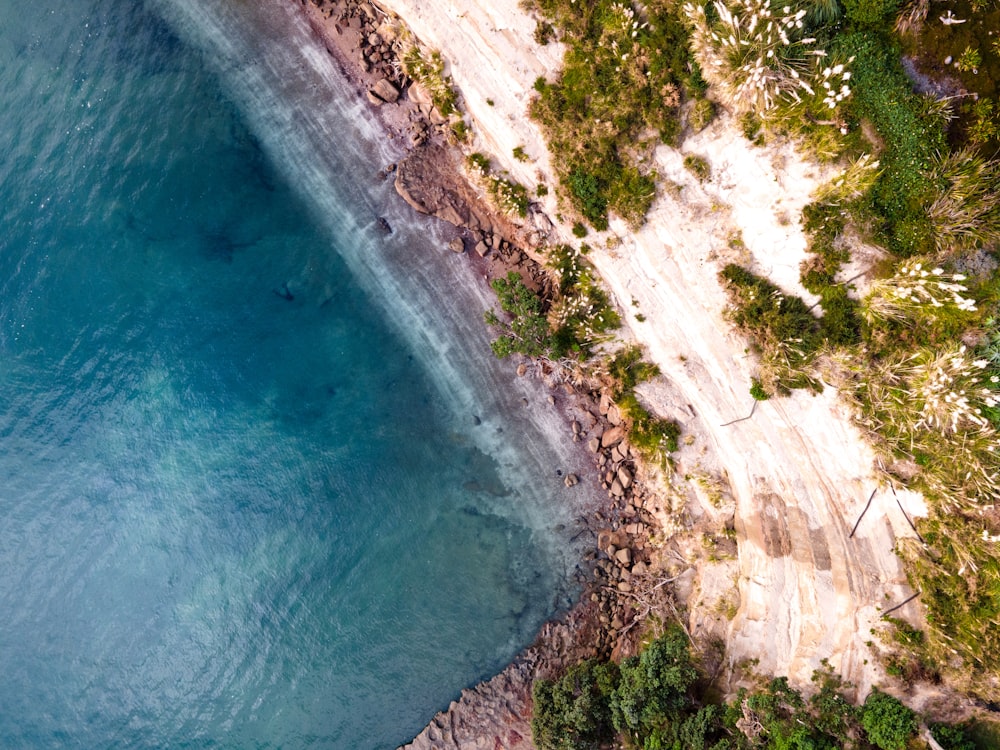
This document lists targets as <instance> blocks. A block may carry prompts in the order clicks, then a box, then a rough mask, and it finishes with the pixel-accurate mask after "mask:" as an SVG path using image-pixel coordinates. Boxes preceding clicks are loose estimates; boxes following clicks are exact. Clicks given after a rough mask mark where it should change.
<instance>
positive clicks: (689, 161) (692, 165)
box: [684, 154, 712, 182]
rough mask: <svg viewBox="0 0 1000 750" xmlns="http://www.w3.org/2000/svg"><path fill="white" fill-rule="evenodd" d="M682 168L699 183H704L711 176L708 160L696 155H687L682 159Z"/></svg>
mask: <svg viewBox="0 0 1000 750" xmlns="http://www.w3.org/2000/svg"><path fill="white" fill-rule="evenodd" d="M684 168H685V169H686V170H687V171H688V172H690V173H691V174H693V175H694V176H695V177H697V178H698V181H699V182H705V180H707V179H709V178H710V177H711V176H712V167H711V165H710V164H709V163H708V160H707V159H705V158H704V157H702V156H698V155H697V154H688V155H687V156H685V157H684Z"/></svg>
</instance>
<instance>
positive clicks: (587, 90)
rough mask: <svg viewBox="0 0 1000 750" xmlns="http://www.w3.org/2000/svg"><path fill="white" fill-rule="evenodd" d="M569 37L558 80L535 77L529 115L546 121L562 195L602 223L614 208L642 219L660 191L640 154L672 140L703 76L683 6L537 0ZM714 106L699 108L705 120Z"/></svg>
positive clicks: (699, 93)
mask: <svg viewBox="0 0 1000 750" xmlns="http://www.w3.org/2000/svg"><path fill="white" fill-rule="evenodd" d="M530 6H531V7H532V8H533V9H534V10H535V11H536V12H538V13H540V14H542V15H543V16H544V17H545V18H546V19H548V22H550V23H551V24H553V25H554V26H555V27H557V28H558V29H559V31H560V36H561V39H562V41H563V42H564V43H565V44H566V45H567V51H566V56H565V58H564V60H563V70H562V71H561V73H560V75H559V76H558V78H556V80H554V81H552V82H547V81H545V80H544V79H539V80H538V81H537V82H536V84H535V89H536V91H537V92H538V97H537V98H536V99H535V100H534V102H533V103H532V105H531V115H532V117H533V118H535V119H536V120H537V121H538V122H539V123H540V124H541V126H542V128H543V130H544V132H545V135H546V138H547V140H548V143H549V149H550V151H551V152H552V155H553V157H554V160H553V161H554V164H555V167H556V172H557V174H558V175H559V181H560V186H561V188H562V193H563V196H564V197H565V198H567V199H568V200H569V202H570V203H572V205H573V206H574V207H575V208H576V210H577V211H578V212H579V213H580V214H581V215H582V216H583V217H584V218H585V219H587V221H588V222H590V224H591V225H592V226H593V227H594V228H595V229H598V230H601V229H606V228H607V225H608V224H607V221H608V212H609V211H613V212H614V213H616V214H618V215H619V216H621V217H622V218H624V219H625V220H626V221H628V222H629V223H630V224H632V225H638V224H641V223H642V221H643V220H644V218H645V215H646V213H647V211H648V210H649V207H650V205H651V204H652V202H653V199H654V197H655V195H656V183H655V180H654V175H653V174H652V173H651V171H650V169H649V167H648V166H647V165H646V162H645V161H644V160H643V158H642V154H643V153H644V152H645V151H647V150H649V149H650V148H651V147H652V146H653V145H654V144H655V142H656V141H660V142H664V143H675V142H676V140H677V138H678V137H679V135H680V130H681V121H680V109H681V104H682V103H683V101H684V99H685V98H688V99H701V98H703V96H704V92H705V88H706V85H705V82H704V80H703V79H702V78H701V74H700V70H699V68H698V65H697V63H695V62H694V60H693V59H692V58H691V56H690V54H689V52H688V43H687V42H688V31H687V28H686V27H685V26H684V24H683V23H682V22H681V18H680V14H679V11H678V9H677V6H676V5H675V4H674V3H672V2H667V1H666V0H653V2H648V3H645V4H643V6H642V8H641V10H637V8H634V7H633V6H632V5H630V4H629V3H626V2H612V1H611V0H597V2H575V1H574V0H531V2H530ZM710 116H711V112H710V110H709V109H706V108H705V107H704V106H702V108H701V109H700V110H699V118H700V123H699V124H701V125H704V124H705V121H706V120H707V119H708V118H710Z"/></svg>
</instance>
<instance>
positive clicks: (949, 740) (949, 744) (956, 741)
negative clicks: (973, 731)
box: [930, 724, 976, 750]
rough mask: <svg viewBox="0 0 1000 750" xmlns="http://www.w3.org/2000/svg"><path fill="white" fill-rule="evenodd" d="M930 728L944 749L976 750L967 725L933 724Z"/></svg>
mask: <svg viewBox="0 0 1000 750" xmlns="http://www.w3.org/2000/svg"><path fill="white" fill-rule="evenodd" d="M930 730H931V734H932V735H933V736H934V739H935V740H937V742H938V744H940V745H941V747H943V748H944V750H976V743H975V742H974V741H973V739H972V737H971V736H970V733H969V730H968V727H967V726H966V725H962V724H957V725H949V724H931V726H930Z"/></svg>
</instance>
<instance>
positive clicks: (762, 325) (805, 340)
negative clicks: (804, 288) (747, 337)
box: [720, 263, 822, 352]
mask: <svg viewBox="0 0 1000 750" xmlns="http://www.w3.org/2000/svg"><path fill="white" fill-rule="evenodd" d="M720 276H721V277H722V280H723V281H724V282H725V284H726V287H727V289H728V290H729V292H730V294H731V299H732V300H733V302H734V306H735V309H734V311H733V320H734V322H735V323H736V325H737V326H739V327H740V328H742V329H743V330H745V331H747V332H749V333H751V334H753V335H754V336H755V337H756V338H758V339H760V340H762V341H769V342H783V341H795V342H797V343H800V344H801V345H802V349H803V350H804V351H806V352H814V351H816V349H818V348H819V346H820V344H821V343H822V336H821V334H820V323H819V321H818V320H817V319H816V318H815V317H813V315H812V313H810V312H809V308H808V307H806V304H805V302H803V301H802V299H801V298H800V297H790V296H787V295H785V294H784V293H783V292H782V291H781V290H780V289H778V287H776V286H775V285H774V284H772V283H771V282H770V281H768V280H767V279H764V278H761V277H760V276H755V275H754V274H752V273H751V272H750V271H748V270H746V269H745V268H743V267H741V266H738V265H736V264H734V263H730V264H729V265H727V266H726V267H725V268H724V269H723V270H722V272H721V274H720Z"/></svg>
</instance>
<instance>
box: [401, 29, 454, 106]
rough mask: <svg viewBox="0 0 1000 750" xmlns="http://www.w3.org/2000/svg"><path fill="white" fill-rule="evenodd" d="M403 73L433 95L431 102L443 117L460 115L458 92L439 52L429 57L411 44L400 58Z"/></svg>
mask: <svg viewBox="0 0 1000 750" xmlns="http://www.w3.org/2000/svg"><path fill="white" fill-rule="evenodd" d="M400 62H401V63H402V66H403V71H404V72H405V73H406V75H408V76H409V77H410V78H412V79H413V80H414V81H416V82H417V83H418V84H420V85H421V86H423V87H424V88H425V89H427V91H428V92H429V93H430V95H431V101H432V102H434V106H435V107H436V108H437V111H438V112H440V113H441V115H442V116H443V117H449V116H450V115H453V114H460V112H459V109H458V91H457V90H456V89H455V86H454V84H453V82H452V80H451V76H449V75H446V74H445V72H444V58H443V57H441V53H440V52H438V51H437V50H432V51H431V52H430V54H429V55H425V53H423V52H421V51H420V48H419V47H417V45H415V44H411V45H410V46H409V47H408V48H407V49H406V51H405V52H403V54H402V56H401V57H400Z"/></svg>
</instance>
